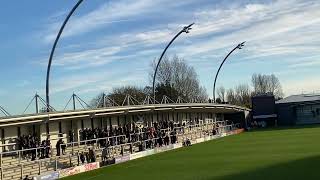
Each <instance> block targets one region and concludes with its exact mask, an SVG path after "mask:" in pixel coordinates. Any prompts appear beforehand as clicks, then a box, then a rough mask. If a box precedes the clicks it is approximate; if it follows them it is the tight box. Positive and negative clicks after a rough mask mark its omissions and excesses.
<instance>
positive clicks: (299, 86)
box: [282, 77, 320, 96]
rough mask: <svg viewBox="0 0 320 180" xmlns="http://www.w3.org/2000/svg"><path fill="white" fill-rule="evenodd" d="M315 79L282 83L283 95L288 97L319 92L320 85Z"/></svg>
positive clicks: (301, 79)
mask: <svg viewBox="0 0 320 180" xmlns="http://www.w3.org/2000/svg"><path fill="white" fill-rule="evenodd" d="M318 82H319V79H317V78H310V77H308V78H300V79H293V80H288V81H282V87H283V91H284V93H285V94H286V95H287V96H289V95H293V94H302V93H314V92H320V84H319V83H318Z"/></svg>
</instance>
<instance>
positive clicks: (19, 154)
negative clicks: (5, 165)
mask: <svg viewBox="0 0 320 180" xmlns="http://www.w3.org/2000/svg"><path fill="white" fill-rule="evenodd" d="M1 155H2V154H1ZM18 157H19V164H20V163H21V151H18ZM1 161H2V157H1Z"/></svg>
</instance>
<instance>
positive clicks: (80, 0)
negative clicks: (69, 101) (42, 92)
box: [46, 0, 83, 112]
mask: <svg viewBox="0 0 320 180" xmlns="http://www.w3.org/2000/svg"><path fill="white" fill-rule="evenodd" d="M82 2H83V0H79V1H78V2H77V4H76V5H75V6H74V7H73V8H72V9H71V11H70V12H69V14H68V16H67V18H66V19H65V20H64V22H63V24H62V26H61V27H60V30H59V32H58V35H57V37H56V39H55V41H54V43H53V46H52V49H51V53H50V57H49V62H48V68H47V78H46V106H47V112H50V96H49V78H50V70H51V64H52V58H53V55H54V52H55V49H56V46H57V44H58V41H59V39H60V36H61V34H62V32H63V29H64V28H65V26H66V24H67V22H68V21H69V19H70V17H71V16H72V14H73V13H74V12H75V10H76V9H77V8H78V7H79V6H80V4H81V3H82Z"/></svg>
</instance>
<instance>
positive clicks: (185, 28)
mask: <svg viewBox="0 0 320 180" xmlns="http://www.w3.org/2000/svg"><path fill="white" fill-rule="evenodd" d="M193 25H194V23H192V24H190V25H189V26H185V27H183V29H182V30H181V31H180V32H179V33H178V34H176V35H175V36H174V37H173V39H172V40H171V41H170V42H169V44H168V45H167V46H166V48H165V49H164V50H163V52H162V54H161V56H160V58H159V61H158V63H157V66H156V69H155V71H154V74H153V82H152V92H153V103H154V104H155V103H156V92H155V83H156V75H157V71H158V68H159V64H160V62H161V60H162V58H163V56H164V55H165V53H166V51H167V49H168V48H169V47H170V45H171V44H172V43H173V41H174V40H176V39H177V37H179V36H180V35H181V34H182V33H189V31H190V30H191V29H192V28H191V26H193Z"/></svg>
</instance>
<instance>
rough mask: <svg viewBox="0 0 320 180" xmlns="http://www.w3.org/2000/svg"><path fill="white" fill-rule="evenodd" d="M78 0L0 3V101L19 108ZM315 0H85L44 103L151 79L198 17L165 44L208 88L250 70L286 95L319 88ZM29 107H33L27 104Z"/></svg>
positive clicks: (245, 79)
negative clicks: (158, 61)
mask: <svg viewBox="0 0 320 180" xmlns="http://www.w3.org/2000/svg"><path fill="white" fill-rule="evenodd" d="M75 3H76V1H75V0H68V1H65V0H55V1H43V0H33V1H20V0H19V1H18V0H11V1H4V2H2V4H1V7H0V42H1V43H0V62H1V66H0V82H1V86H0V105H1V106H3V107H5V108H6V109H7V110H8V111H9V112H11V113H12V114H20V113H22V112H23V110H24V108H25V107H26V106H27V104H28V102H29V101H30V100H31V98H32V96H33V95H34V94H35V93H36V92H38V93H39V94H40V95H41V96H43V97H44V92H45V91H44V90H45V89H44V88H45V73H46V66H47V61H48V57H49V53H50V49H51V46H52V43H53V40H54V38H55V36H56V33H57V32H58V29H59V26H60V25H61V23H62V21H63V19H64V18H65V16H66V14H67V13H68V11H69V10H70V9H71V8H72V6H73V5H74V4H75ZM319 9H320V1H318V0H309V1H308V0H287V1H282V0H278V1H276V0H275V1H254V0H251V1H239V0H234V1H231V0H225V1H223V0H219V1H218V0H217V1H216V0H184V1H172V0H135V1H131V0H109V1H107V0H85V1H84V2H83V4H82V5H81V6H80V8H79V9H78V10H77V11H76V13H75V14H74V16H73V17H72V18H71V20H70V22H69V23H68V25H67V26H66V29H65V32H64V33H63V35H62V38H61V40H60V43H59V45H58V48H57V50H56V54H55V57H54V63H53V68H52V73H51V104H52V105H53V106H54V107H56V109H60V110H61V109H62V108H63V107H64V105H65V104H66V102H67V101H68V99H69V97H70V96H71V94H72V93H73V92H75V93H76V94H78V95H79V96H80V97H82V98H83V99H84V100H87V101H89V100H90V99H91V98H92V97H94V96H95V95H96V94H98V93H99V92H102V91H105V92H108V91H110V90H111V89H112V87H117V86H122V85H137V86H141V87H142V86H144V85H147V84H149V76H148V73H149V71H150V64H151V62H152V61H153V60H154V59H155V58H158V57H159V55H160V54H161V52H162V49H163V48H164V47H165V45H166V43H168V41H169V40H170V39H171V38H172V37H173V36H174V35H175V33H177V32H178V31H180V29H181V28H182V27H183V26H185V25H187V24H189V23H192V22H195V23H196V24H195V25H194V27H193V29H192V30H191V32H190V33H189V34H183V35H182V36H181V37H179V39H178V40H177V41H176V42H175V43H174V45H173V46H172V47H171V48H170V49H169V51H168V52H167V53H168V55H169V56H170V55H175V54H176V55H178V56H180V57H182V58H185V60H186V61H187V62H188V63H189V64H190V65H192V66H194V67H195V69H196V71H197V73H198V75H199V79H200V81H201V83H202V85H203V86H205V87H206V89H207V92H208V94H209V96H210V97H211V96H212V86H213V76H214V73H215V72H216V70H217V68H218V66H219V63H220V62H221V60H222V59H223V58H224V56H225V55H226V54H227V53H228V51H230V50H231V49H232V48H233V47H234V46H235V45H237V44H238V43H240V42H242V41H247V42H246V46H245V47H244V48H243V49H242V50H239V51H236V52H235V53H234V54H233V55H232V56H231V57H230V59H229V60H228V62H227V63H226V64H225V66H224V67H223V70H222V71H221V74H220V76H219V79H218V86H221V85H223V86H225V87H227V88H229V87H233V86H235V85H237V84H239V83H248V84H250V80H251V75H252V74H253V73H265V74H270V73H274V74H276V75H277V76H278V77H279V79H280V81H281V83H282V86H283V90H284V93H285V95H291V94H298V93H301V92H304V93H311V92H318V91H319V90H320V85H319V83H318V82H319V80H318V77H319V75H320V72H319V70H318V69H319V68H320V59H319V58H320V48H319V45H320V33H319V32H320V31H319V29H320V11H319ZM31 111H33V110H32V109H30V112H31Z"/></svg>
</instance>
